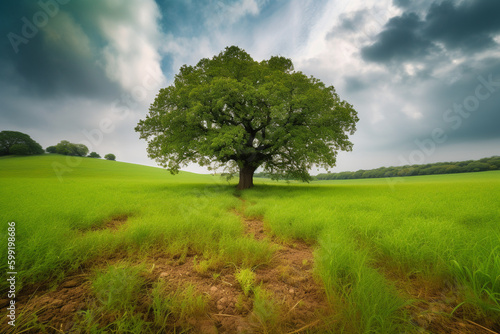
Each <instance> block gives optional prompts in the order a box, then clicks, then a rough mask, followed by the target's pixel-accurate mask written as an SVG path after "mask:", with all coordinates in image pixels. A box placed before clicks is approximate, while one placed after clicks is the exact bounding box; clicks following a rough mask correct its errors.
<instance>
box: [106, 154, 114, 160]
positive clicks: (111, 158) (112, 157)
mask: <svg viewBox="0 0 500 334" xmlns="http://www.w3.org/2000/svg"><path fill="white" fill-rule="evenodd" d="M104 159H106V160H116V156H115V155H114V154H113V153H108V154H106V155H105V156H104Z"/></svg>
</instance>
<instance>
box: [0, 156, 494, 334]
mask: <svg viewBox="0 0 500 334" xmlns="http://www.w3.org/2000/svg"><path fill="white" fill-rule="evenodd" d="M67 159H68V158H67V157H64V156H59V155H44V156H38V157H26V158H21V157H15V158H11V157H8V158H0V208H2V210H1V212H0V221H1V225H2V226H3V227H2V229H1V230H0V237H1V238H2V240H6V239H7V223H8V222H10V221H14V222H15V223H16V257H17V258H16V271H17V272H18V276H17V279H18V282H17V284H18V286H17V287H18V289H20V288H21V287H22V286H23V285H27V284H31V283H36V282H58V281H59V279H61V278H63V277H64V276H65V275H66V274H67V273H68V272H70V271H72V270H74V269H76V268H78V267H80V266H81V265H82V264H84V263H91V261H92V260H93V259H98V258H106V257H108V256H111V255H112V254H115V253H117V252H125V253H128V254H135V255H136V256H139V257H140V256H146V255H147V254H150V253H151V254H152V253H157V252H163V253H166V254H170V255H172V256H180V257H182V256H186V254H187V253H188V252H190V253H195V254H197V255H198V260H197V261H198V262H197V263H196V267H195V270H197V271H199V272H200V273H207V277H210V275H212V274H214V273H215V272H214V270H218V269H220V268H221V266H224V265H227V264H230V265H233V266H234V267H235V268H239V267H243V268H255V267H256V266H260V265H263V264H267V263H269V262H270V260H271V258H272V255H273V252H274V251H275V247H274V246H273V245H272V244H271V243H270V242H268V241H260V242H258V241H256V240H253V239H251V238H248V237H246V236H245V235H244V229H243V226H242V224H241V221H240V218H239V217H237V216H236V215H235V214H234V213H232V212H231V211H232V209H235V208H236V209H242V203H241V201H240V200H239V199H238V198H236V197H235V196H234V193H235V191H234V181H233V183H232V184H228V183H226V182H225V181H223V180H222V179H220V178H219V177H213V176H210V175H196V174H192V173H186V172H181V173H180V174H179V175H176V176H172V175H170V174H169V173H168V172H167V171H165V170H162V169H159V168H152V167H146V166H140V165H133V164H126V163H121V162H115V161H106V160H99V159H89V158H70V160H67ZM54 168H55V169H54ZM255 181H256V184H257V187H255V188H254V189H250V190H247V191H243V192H241V196H242V198H243V199H244V200H246V202H247V205H246V206H245V207H246V209H245V214H246V215H247V216H263V217H264V218H263V219H264V221H265V223H266V225H267V226H268V227H269V228H270V230H271V233H273V234H274V235H276V236H277V237H278V238H281V239H283V240H288V239H293V238H299V239H304V240H307V241H309V242H311V243H312V244H314V245H316V246H315V247H316V252H315V270H316V274H317V275H318V277H320V278H321V280H322V282H323V284H324V285H325V291H326V293H327V296H328V300H329V302H330V303H331V304H332V306H333V309H334V310H336V314H335V315H334V316H333V317H334V318H335V319H333V321H332V322H331V323H333V324H334V325H332V326H333V327H332V328H331V331H332V332H345V333H397V332H404V331H412V330H413V329H412V325H411V324H410V322H409V320H408V315H407V314H406V313H405V308H404V305H407V304H408V303H412V302H413V301H412V300H408V297H407V296H404V295H401V293H399V292H398V284H399V283H401V282H398V281H397V280H394V279H393V277H391V275H388V273H391V272H393V273H399V274H401V273H402V274H403V276H404V275H406V277H407V278H408V279H409V278H410V277H417V279H419V280H422V281H433V282H435V281H437V282H440V283H442V284H443V285H446V284H448V285H449V284H451V285H452V286H454V287H455V288H456V290H457V291H458V293H459V294H460V300H459V302H460V305H459V303H458V302H457V303H456V304H454V305H451V306H452V307H455V306H457V307H458V308H459V309H463V310H473V312H472V311H471V314H472V313H474V314H475V317H478V318H479V317H481V316H485V317H489V318H490V319H493V321H495V320H496V321H500V318H499V314H500V246H499V245H500V172H498V171H492V172H482V173H472V174H451V175H439V176H419V177H405V178H397V179H363V180H342V181H341V180H337V181H321V182H313V183H310V184H305V185H304V184H298V183H294V182H292V183H290V184H286V183H276V182H271V181H266V180H259V179H257V180H255ZM118 216H122V217H123V216H126V217H127V220H126V221H125V222H124V224H123V225H121V226H120V227H119V228H118V229H117V230H112V229H107V228H103V227H104V225H105V224H106V222H108V221H109V220H110V219H112V218H113V217H118ZM3 252H4V254H5V256H4V258H6V250H5V248H4V251H3ZM6 265H7V264H6V261H2V262H0V270H2V271H3V272H6V271H8V270H7V267H6ZM111 268H114V269H111ZM129 269H130V268H129ZM129 269H124V268H121V269H120V268H115V267H110V268H109V270H108V271H105V272H103V273H101V274H100V275H101V276H97V278H95V280H94V283H95V284H97V286H96V289H97V290H96V291H99V290H100V289H99V288H97V287H98V286H99V284H98V283H96V282H99V280H101V281H102V282H101V283H102V284H103V286H106V284H112V283H111V282H112V281H113V280H114V279H115V278H117V277H121V276H120V275H121V274H123V272H121V271H120V270H129ZM132 269H133V268H132ZM132 269H130V270H132ZM134 275H135V276H134ZM131 276H132V277H136V278H137V279H138V281H134V282H135V283H137V284H139V283H140V275H139V276H137V275H136V274H131ZM99 277H101V278H99ZM210 279H211V278H210ZM135 283H134V284H135ZM1 288H2V291H3V290H4V289H6V288H7V285H6V282H2V283H1ZM156 289H159V288H156ZM143 290H144V289H143ZM155 291H156V290H155ZM158 291H159V290H158ZM144 293H148V292H147V291H146V292H144ZM96 294H97V295H99V293H96ZM174 295H175V294H174ZM181 295H182V293H181V292H178V296H177V297H178V298H177V297H175V298H174V299H176V298H177V299H182V298H181V297H180V296H181ZM121 296H122V297H120V298H125V296H126V293H121ZM108 297H109V296H108ZM254 297H255V296H254ZM102 298H104V297H102ZM106 298H107V297H106ZM127 298H128V297H127ZM131 298H132V297H131ZM155 298H156V302H155V303H157V306H156V308H155V311H154V312H156V313H158V314H159V315H158V320H154V321H155V322H156V321H158V323H157V324H155V323H153V324H152V325H151V324H150V323H148V324H146V323H145V322H144V321H145V320H144V319H143V318H140V317H139V318H138V317H136V316H135V315H133V314H132V313H133V310H131V311H130V314H131V315H130V317H128V318H126V319H124V320H123V323H118V324H114V327H113V328H115V329H116V328H121V329H123V330H124V331H128V330H130V328H132V329H133V328H135V326H138V327H140V326H160V327H161V326H162V325H161V321H162V320H161V319H163V318H165V317H166V316H167V315H166V314H167V313H168V312H173V311H172V310H171V308H167V306H165V305H163V304H162V302H161V299H159V297H158V296H157V297H155ZM187 299H188V300H193V299H194V300H196V296H194V295H193V296H191V297H189V298H187ZM261 299H262V300H263V302H262V305H261V306H259V308H260V309H262V310H265V309H266V307H267V306H266V305H267V304H266V302H264V301H265V300H267V299H266V298H261ZM172 302H173V301H172ZM109 303H110V305H114V302H109ZM257 304H258V305H260V304H259V303H257ZM254 306H255V301H254ZM113 307H114V306H112V308H113ZM169 307H170V306H169ZM181 308H182V307H181ZM162 312H163V313H165V312H166V313H165V314H163V313H162ZM180 312H181V315H178V316H177V318H178V319H179V317H180V318H182V311H180ZM258 312H260V311H258V310H255V312H254V313H255V314H256V313H258ZM265 313H266V312H265V311H264V312H263V313H262V315H264V314H265ZM161 314H163V316H160V315H161ZM93 316H94V315H93V314H92V312H88V314H87V315H86V317H87V320H88V321H87V325H88V326H87V328H92V326H94V325H95V323H94V322H93V320H92V319H93V318H92V317H93ZM162 317H163V318H162ZM141 319H142V320H141ZM155 319H156V317H155ZM469 319H470V320H475V318H469ZM268 320H269V319H268ZM262 321H264V322H265V321H267V320H265V319H264V320H262ZM269 322H272V319H270V320H269ZM120 326H122V327H120Z"/></svg>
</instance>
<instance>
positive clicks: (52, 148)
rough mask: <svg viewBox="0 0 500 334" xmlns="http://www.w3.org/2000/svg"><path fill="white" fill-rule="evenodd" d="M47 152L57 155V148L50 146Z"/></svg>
mask: <svg viewBox="0 0 500 334" xmlns="http://www.w3.org/2000/svg"><path fill="white" fill-rule="evenodd" d="M45 151H47V153H57V148H56V147H55V146H49V147H47V148H46V149H45Z"/></svg>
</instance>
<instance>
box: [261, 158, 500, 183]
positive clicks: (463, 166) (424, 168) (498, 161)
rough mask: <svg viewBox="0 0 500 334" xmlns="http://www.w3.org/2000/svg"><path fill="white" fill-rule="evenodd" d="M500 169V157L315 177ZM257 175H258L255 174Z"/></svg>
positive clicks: (356, 177) (432, 173)
mask: <svg viewBox="0 0 500 334" xmlns="http://www.w3.org/2000/svg"><path fill="white" fill-rule="evenodd" d="M497 169H500V157H499V156H493V157H491V158H483V159H480V160H477V161H473V160H469V161H461V162H437V163H433V164H426V165H412V166H401V167H380V168H377V169H372V170H358V171H356V172H340V173H327V174H319V175H317V176H315V177H314V179H315V180H348V179H367V178H381V177H397V176H413V175H435V174H454V173H470V172H483V171H488V170H497ZM255 176H257V175H255ZM258 176H259V177H267V175H265V174H259V175H258Z"/></svg>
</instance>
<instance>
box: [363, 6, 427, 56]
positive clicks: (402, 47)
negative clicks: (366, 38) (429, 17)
mask: <svg viewBox="0 0 500 334" xmlns="http://www.w3.org/2000/svg"><path fill="white" fill-rule="evenodd" d="M423 24H424V23H423V22H422V21H420V19H419V18H418V16H417V15H416V14H415V13H409V14H403V15H402V16H398V17H394V18H392V19H390V20H389V22H387V24H386V25H385V30H384V31H382V32H381V33H380V34H379V35H378V36H377V39H378V40H377V41H376V42H375V43H374V44H372V45H371V46H369V47H365V48H363V49H362V51H361V53H362V56H363V58H364V59H365V60H371V61H374V62H388V61H392V60H403V59H414V58H417V57H423V56H426V55H427V54H429V52H430V50H431V49H432V48H433V44H432V42H431V41H429V40H428V39H427V38H425V37H424V36H423V35H422V33H421V30H422V27H423Z"/></svg>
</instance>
